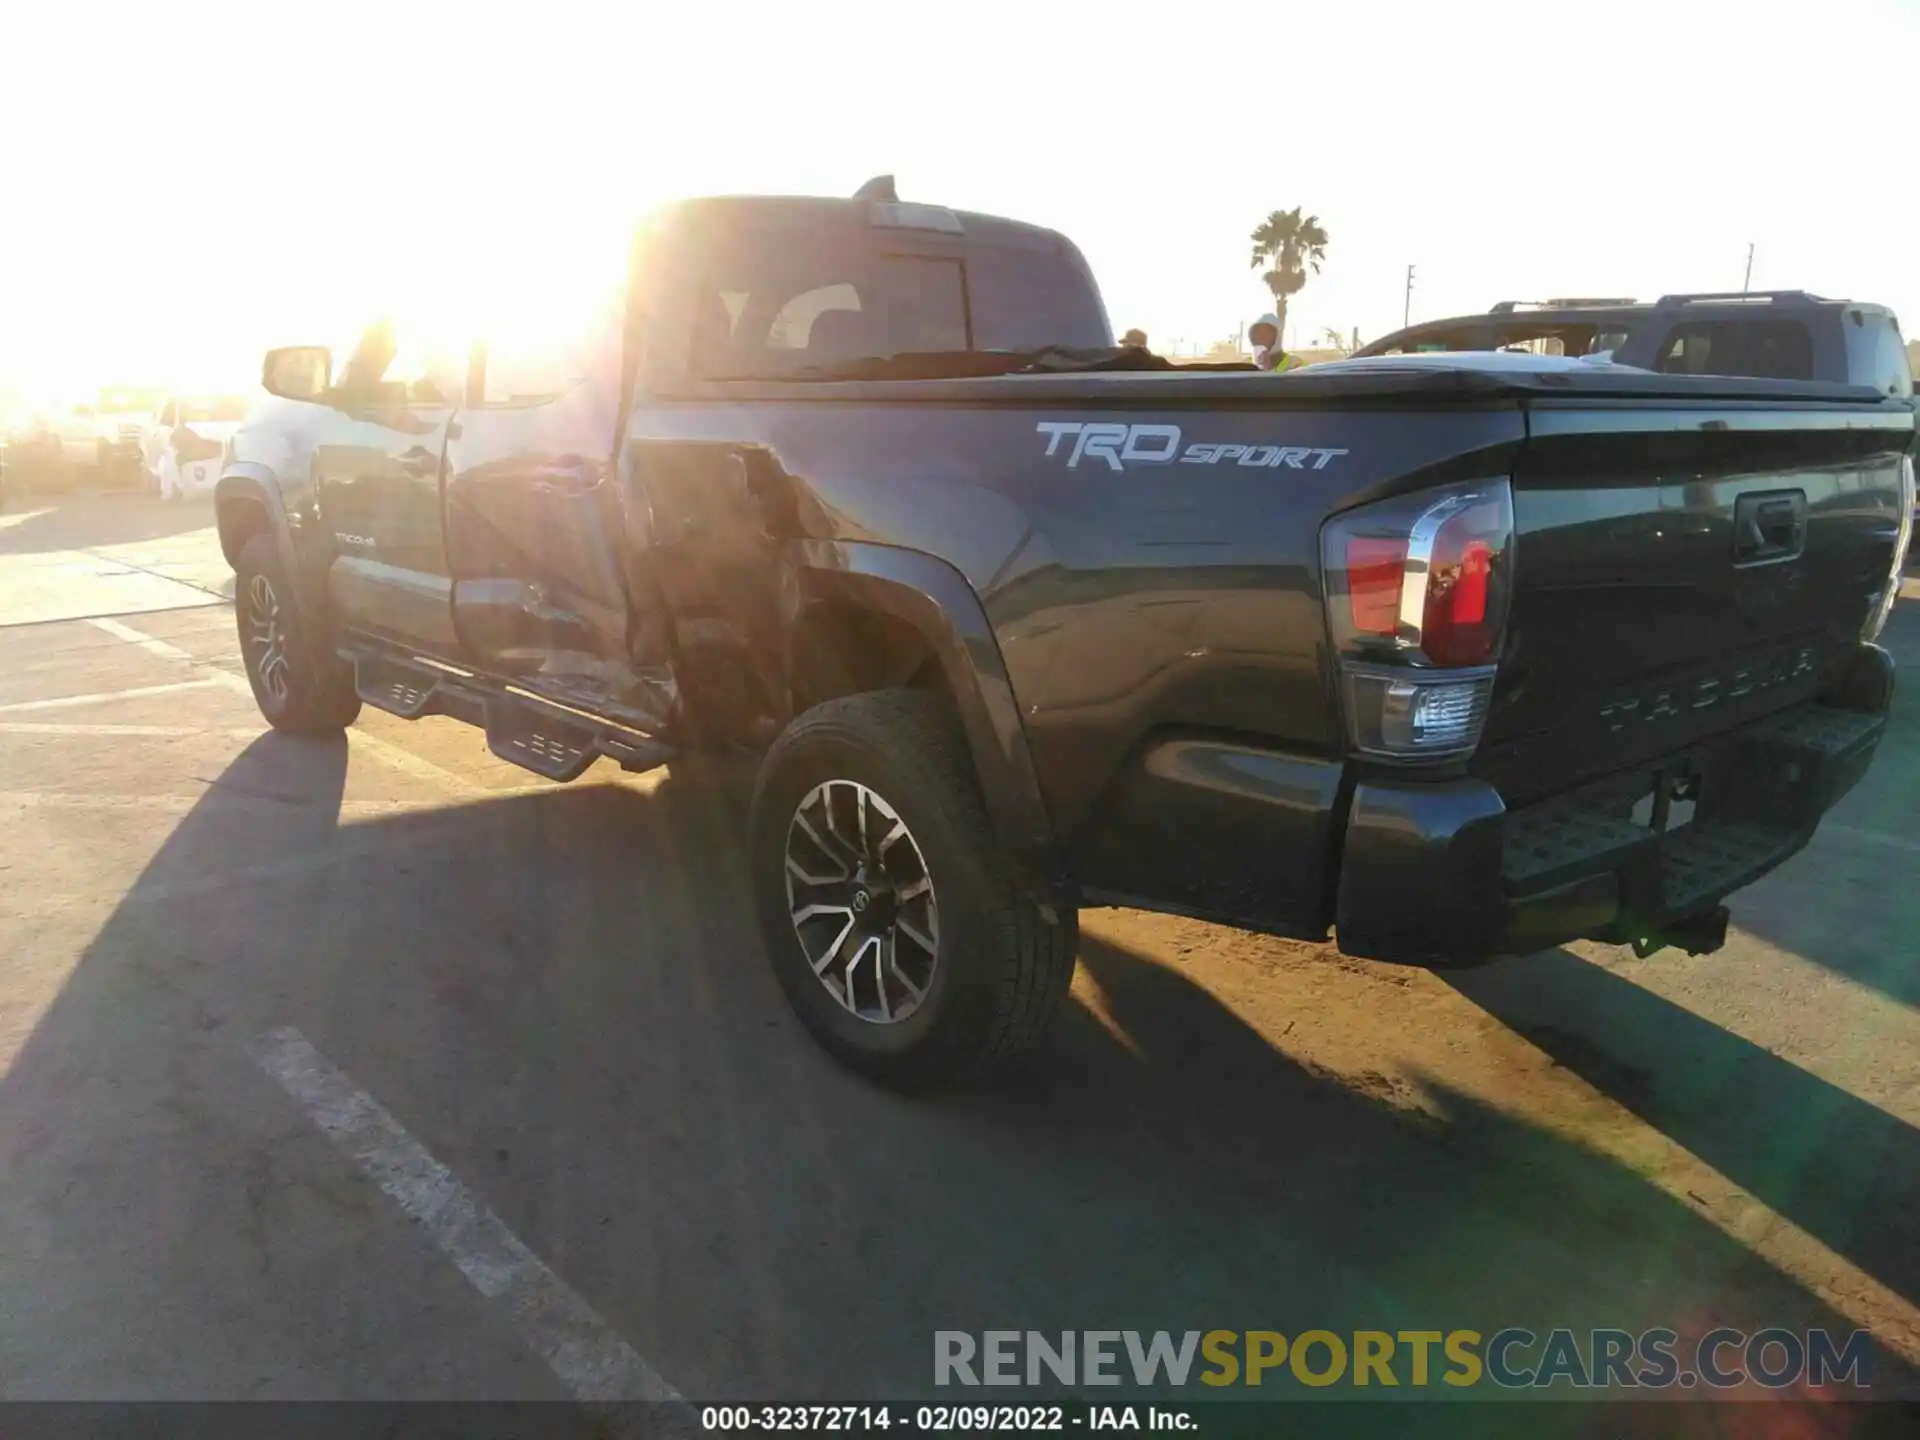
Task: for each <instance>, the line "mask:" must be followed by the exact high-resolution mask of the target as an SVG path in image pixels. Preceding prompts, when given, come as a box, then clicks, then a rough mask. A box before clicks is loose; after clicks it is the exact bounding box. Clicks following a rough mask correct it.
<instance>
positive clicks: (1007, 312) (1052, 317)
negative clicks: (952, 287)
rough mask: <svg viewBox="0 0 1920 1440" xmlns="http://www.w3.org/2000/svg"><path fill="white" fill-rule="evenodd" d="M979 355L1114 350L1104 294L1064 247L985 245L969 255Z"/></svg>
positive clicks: (969, 287)
mask: <svg viewBox="0 0 1920 1440" xmlns="http://www.w3.org/2000/svg"><path fill="white" fill-rule="evenodd" d="M967 291H968V296H969V298H970V299H971V300H972V302H973V344H974V348H975V349H977V350H1019V351H1025V350H1044V349H1045V348H1046V347H1048V346H1049V345H1066V346H1074V347H1084V348H1087V349H1097V348H1099V347H1101V346H1104V345H1111V344H1113V330H1112V328H1111V327H1110V326H1109V325H1108V323H1107V316H1106V313H1105V311H1104V310H1103V309H1102V307H1101V304H1100V291H1099V289H1098V287H1097V286H1095V284H1094V282H1093V275H1092V273H1091V272H1090V271H1089V270H1088V269H1087V265H1086V262H1085V261H1084V260H1082V259H1081V258H1080V255H1079V253H1078V252H1077V251H1076V250H1074V249H1073V248H1072V247H1070V246H1068V245H1067V244H1066V243H1065V242H1058V243H1056V244H1052V245H1047V246H1041V245H1037V244H1035V245H982V246H979V247H977V248H975V249H973V250H970V251H968V252H967Z"/></svg>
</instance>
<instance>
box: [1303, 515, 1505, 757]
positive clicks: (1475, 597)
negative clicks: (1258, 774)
mask: <svg viewBox="0 0 1920 1440" xmlns="http://www.w3.org/2000/svg"><path fill="white" fill-rule="evenodd" d="M1320 544H1321V561H1322V564H1323V568H1324V570H1325V574H1326V595H1327V622H1328V630H1329V632H1330V634H1331V637H1332V640H1333V652H1334V662H1335V664H1336V665H1337V666H1338V667H1339V675H1340V695H1341V700H1342V704H1343V707H1344V709H1345V712H1346V721H1347V734H1348V739H1349V740H1350V742H1351V743H1352V745H1353V748H1354V749H1355V750H1357V751H1359V752H1360V753H1362V754H1365V755H1372V756H1376V757H1379V758H1382V759H1390V760H1398V761H1407V762H1421V761H1430V762H1440V761H1446V760H1457V759H1460V758H1461V757H1463V756H1465V755H1468V754H1471V753H1472V751H1473V748H1474V746H1475V745H1476V744H1478V743H1479V740H1480V730H1481V727H1482V726H1483V725H1484V724H1485V723H1486V718H1487V705H1488V702H1489V701H1490V700H1491V699H1492V697H1493V677H1494V671H1495V668H1496V666H1497V665H1498V664H1499V660H1500V649H1501V646H1502V644H1503V643H1504V642H1505V639H1506V628H1507V605H1508V596H1509V592H1510V590H1511V578H1510V577H1511V571H1512V550H1513V492H1512V488H1511V486H1509V484H1508V483H1507V482H1506V481H1505V480H1488V481H1481V482H1477V483H1474V484H1471V485H1450V486H1447V487H1445V488H1443V489H1438V490H1423V491H1421V492H1420V493H1419V494H1417V495H1407V496H1397V497H1395V498H1394V499H1391V500H1383V501H1381V502H1379V503H1377V504H1374V505H1365V506H1362V507H1361V508H1360V509H1358V510H1349V511H1347V512H1346V513H1345V514H1343V515H1338V516H1335V517H1334V518H1333V519H1332V520H1330V521H1329V522H1328V523H1327V525H1326V528H1325V529H1324V530H1322V532H1321V537H1320Z"/></svg>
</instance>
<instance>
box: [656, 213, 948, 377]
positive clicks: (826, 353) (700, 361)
mask: <svg viewBox="0 0 1920 1440" xmlns="http://www.w3.org/2000/svg"><path fill="white" fill-rule="evenodd" d="M703 289H704V292H705V303H704V313H703V314H702V315H701V316H700V321H699V325H698V327H697V331H696V335H695V340H694V368H695V370H696V372H697V373H699V374H701V375H705V376H710V377H724V376H728V375H778V374H782V373H790V372H792V371H795V370H804V369H807V368H809V367H812V366H821V365H842V364H846V363H847V362H849V361H853V360H864V359H870V358H883V357H886V356H889V355H901V354H912V353H919V352H926V351H947V350H960V351H964V350H966V349H967V348H968V346H967V307H966V286H965V282H964V281H963V279H962V275H961V268H960V262H959V261H958V260H954V259H949V258H945V257H940V256H926V255H900V254H888V253H885V252H884V251H877V250H865V249H861V248H858V247H855V246H851V245H839V246H832V245H822V246H820V247H818V248H815V247H813V246H809V245H806V244H803V243H802V244H789V245H787V246H784V247H776V246H771V245H769V246H767V247H765V248H761V247H759V246H754V247H751V248H748V247H741V248H740V249H738V250H736V251H735V252H734V253H733V254H731V255H728V254H719V255H715V256H713V257H711V262H710V266H709V271H708V279H707V281H706V283H705V285H704V287H703Z"/></svg>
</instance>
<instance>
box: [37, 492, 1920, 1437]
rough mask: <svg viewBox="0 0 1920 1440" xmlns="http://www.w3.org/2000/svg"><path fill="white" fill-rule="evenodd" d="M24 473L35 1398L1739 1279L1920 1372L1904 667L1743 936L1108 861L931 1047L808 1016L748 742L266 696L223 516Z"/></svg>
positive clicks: (1601, 1297)
mask: <svg viewBox="0 0 1920 1440" xmlns="http://www.w3.org/2000/svg"><path fill="white" fill-rule="evenodd" d="M15 508H16V512H17V513H10V514H6V515H0V1396H6V1397H10V1398H221V1399H242V1398H275V1399H376V1398H378V1399H385V1398H417V1399H426V1398H461V1399H515V1398H525V1399H543V1398H552V1399H559V1398H566V1397H568V1396H570V1395H575V1396H577V1395H580V1394H587V1393H618V1394H646V1393H662V1392H663V1391H664V1387H667V1386H671V1387H672V1388H673V1389H674V1390H677V1391H678V1392H679V1393H680V1394H682V1395H687V1396H693V1397H757V1398H777V1397H784V1398H790V1399H796V1400H803V1399H804V1400H829V1401H831V1400H847V1399H856V1398H874V1397H890V1398H902V1399H905V1398H913V1397H917V1396H924V1395H926V1394H928V1393H929V1391H930V1388H931V1383H932V1364H931V1360H932V1353H933V1342H932V1336H933V1333H934V1332H935V1331H936V1330H940V1329H962V1330H971V1331H976V1332H977V1331H980V1330H984V1329H988V1328H996V1327H997V1328H1033V1329H1039V1330H1046V1331H1058V1330H1063V1329H1088V1328H1096V1327H1103V1326H1104V1327H1110V1328H1114V1329H1129V1328H1133V1329H1142V1330H1154V1329H1173V1330H1180V1329H1187V1328H1195V1329H1201V1330H1206V1329H1210V1328H1215V1327H1229V1328H1246V1327H1254V1326H1260V1327H1270V1328H1272V1329H1275V1330H1280V1331H1283V1332H1289V1333H1295V1332H1298V1331H1301V1330H1306V1329H1312V1328H1326V1329H1332V1330H1335V1331H1340V1330H1343V1329H1353V1328H1364V1327H1370V1326H1377V1327H1379V1328H1382V1329H1387V1330H1395V1329H1408V1328H1432V1329H1438V1330H1451V1329H1456V1328H1462V1327H1467V1328H1474V1329H1477V1330H1480V1331H1481V1332H1483V1333H1491V1332H1492V1331H1494V1330H1497V1329H1500V1328H1502V1327H1504V1326H1508V1325H1526V1326H1528V1327H1530V1328H1532V1329H1534V1330H1536V1331H1544V1330H1546V1329H1549V1328H1551V1327H1553V1326H1555V1325H1562V1324H1564V1325H1571V1326H1576V1327H1589V1326H1594V1325H1609V1326H1619V1327H1621V1328H1626V1329H1630V1330H1638V1329H1641V1328H1644V1327H1647V1326H1652V1325H1662V1324H1664V1325H1671V1326H1673V1327H1675V1328H1676V1329H1680V1330H1682V1331H1683V1332H1685V1331H1687V1330H1689V1329H1692V1330H1699V1329H1702V1328H1705V1327H1706V1326H1708V1325H1710V1324H1714V1323H1720V1324H1726V1325H1732V1326H1736V1327H1739V1328H1743V1329H1747V1330H1757V1329H1760V1328H1762V1327H1764V1326H1769V1325H1780V1326H1788V1327H1796V1328H1800V1327H1813V1326H1825V1327H1828V1328H1830V1329H1834V1330H1837V1331H1851V1330H1853V1329H1855V1328H1864V1329H1867V1330H1869V1331H1871V1332H1872V1334H1873V1336H1874V1337H1875V1340H1876V1342H1877V1346H1878V1351H1877V1354H1876V1358H1875V1366H1874V1371H1873V1375H1874V1385H1875V1388H1876V1390H1877V1392H1878V1393H1880V1394H1892V1393H1916V1392H1915V1382H1914V1375H1915V1370H1914V1368H1913V1367H1915V1366H1916V1365H1920V1210H1916V1207H1915V1204H1914V1200H1915V1197H1916V1195H1920V1130H1916V1128H1915V1127H1916V1125H1920V892H1917V889H1916V883H1915V881H1916V877H1917V876H1920V698H1916V694H1917V692H1916V691H1915V690H1914V689H1913V688H1912V687H1909V690H1908V691H1907V692H1906V693H1905V694H1903V695H1902V696H1901V699H1900V702H1899V706H1898V710H1897V713H1896V719H1895V724H1894V727H1893V730H1892V732H1891V733H1890V735H1889V737H1888V740H1887V742H1886V744H1885V746H1884V747H1883V749H1882V752H1881V755H1880V757H1879V759H1878V761H1877V762H1876V765H1875V768H1874V770H1873V772H1872V773H1871V775H1870V776H1869V779H1868V781H1867V782H1866V783H1865V784H1864V785H1863V786H1862V787H1861V788H1860V790H1858V791H1857V792H1856V793H1855V794H1854V795H1852V796H1851V797H1849V799H1848V800H1847V801H1846V803H1845V805H1844V807H1843V809H1842V810H1841V811H1840V812H1839V813H1837V814H1836V815H1835V816H1834V817H1833V819H1832V821H1831V823H1830V824H1829V825H1828V826H1827V827H1826V828H1825V829H1824V830H1823V831H1822V833H1821V835H1820V837H1819V838H1818V839H1817V840H1816V842H1815V843H1814V845H1813V846H1812V847H1811V848H1810V849H1809V850H1808V851H1806V852H1805V853H1804V854H1802V855H1801V856H1799V857H1797V858H1796V859H1794V860H1793V861H1791V862H1790V863H1789V864H1788V865H1787V866H1786V867H1784V868H1783V869H1782V870H1781V871H1780V872H1778V873H1777V874H1776V875H1774V876H1772V877H1770V878H1769V879H1768V880H1767V881H1766V882H1764V883H1763V884H1762V885H1760V886H1759V887H1756V888H1755V889H1754V890H1753V891H1752V892H1750V893H1749V894H1748V895H1747V896H1746V897H1744V899H1743V900H1741V901H1740V902H1738V903H1737V904H1736V908H1735V920H1736V923H1737V924H1738V926H1739V927H1740V929H1739V933H1738V934H1737V936H1736V937H1735V938H1734V940H1733V941H1732V942H1731V943H1730V944H1729V945H1728V947H1727V948H1726V949H1725V950H1724V951H1723V952H1722V953H1721V954H1719V955H1716V956H1714V957H1711V958H1707V959H1690V958H1688V957H1686V956H1683V955H1676V954H1673V953H1671V952H1669V953H1665V954H1662V955H1658V956H1655V957H1653V958H1651V959H1648V960H1644V961H1640V960H1635V959H1633V958H1632V957H1631V956H1630V955H1628V954H1627V953H1625V952H1620V951H1613V950H1606V949H1600V948H1591V949H1589V948H1583V947H1576V948H1575V949H1570V950H1562V951H1554V952H1550V953H1547V954H1544V955H1540V956H1535V957H1531V958H1529V959H1527V960H1525V961H1514V962H1508V963H1504V964H1501V965H1498V966H1494V967H1490V968H1488V969H1485V970H1481V971H1476V972H1471V973H1467V974H1460V975H1455V976H1452V977H1448V978H1442V977H1440V976H1436V975H1429V974H1425V973H1415V972H1408V971H1403V970H1394V969H1391V968H1389V967H1382V966H1375V965H1371V964H1367V963H1362V962H1355V961H1350V960H1345V959H1342V958H1340V957H1338V956H1335V955H1332V954H1330V953H1329V952H1327V951H1325V950H1322V949H1320V948H1318V947H1313V946H1306V945H1298V944H1290V943H1286V942H1282V941H1277V940H1270V939H1263V938H1258V937H1252V936H1246V935H1241V934H1236V933H1232V932H1228V931H1224V930H1220V929H1216V928H1214V927H1210V926H1206V925H1202V924H1198V923H1194V922H1189V921H1184V920H1177V919H1167V918H1159V917H1150V916H1144V915H1138V914H1134V913H1131V912H1125V911H1113V910H1102V911H1090V912H1088V913H1087V914H1086V915H1085V917H1084V919H1083V945H1082V950H1081V956H1080V959H1081V966H1080V971H1079V973H1078V975H1077V977H1076V980H1075V983H1074V997H1073V1001H1072V1003H1071V1004H1070V1006H1069V1008H1068V1010H1067V1012H1066V1013H1064V1014H1063V1015H1062V1017H1061V1018H1060V1021H1059V1022H1058V1024H1057V1026H1056V1028H1055V1029H1054V1031H1053V1032H1052V1033H1051V1035H1050V1037H1049V1039H1048V1041H1047V1043H1046V1044H1045V1045H1044V1046H1043V1048H1042V1049H1041V1050H1040V1052H1039V1053H1038V1054H1037V1055H1036V1056H1035V1057H1034V1058H1033V1059H1032V1060H1031V1061H1030V1062H1028V1063H1027V1064H1025V1066H1024V1067H1023V1068H1021V1069H1020V1070H1018V1071H1017V1072H1016V1073H1013V1074H1010V1075H1007V1076H1005V1077H1004V1078H1001V1079H999V1080H997V1081H995V1082H994V1083H993V1084H992V1085H991V1086H989V1087H987V1088H984V1089H975V1090H972V1091H969V1092H965V1093H959V1094H951V1095H944V1096H939V1097H935V1098H931V1099H921V1100H907V1099H902V1098H899V1097H896V1096H893V1095H890V1094H887V1093H884V1092H881V1091H878V1090H876V1089H873V1088H871V1087H869V1086H867V1085H865V1084H863V1083H862V1082H860V1081H858V1080H856V1079H854V1078H852V1077H850V1076H849V1075H847V1074H845V1073H843V1072H842V1071H840V1070H839V1069H837V1068H836V1067H835V1066H834V1065H833V1064H832V1063H831V1062H830V1061H828V1060H827V1059H826V1058H825V1057H824V1056H823V1055H822V1054H821V1053H820V1052H819V1051H818V1050H817V1049H816V1048H815V1047H814V1046H813V1045H812V1044H811V1043H810V1042H809V1041H808V1039H807V1038H806V1036H805V1034H804V1033H803V1032H802V1031H801V1030H800V1028H799V1026H798V1025H797V1023H796V1022H795V1021H794V1020H793V1019H792V1018H791V1017H790V1016H789V1014H788V1011H787V1009H786V1007H785V1005H784V1003H783V1001H782V999H781V996H780V994H779V992H778V989H777V987H776V986H775V984H774V982H773V980H772V978H771V976H770V974H769V973H768V972H767V970H766V967H765V964H764V962H763V960H762V958H761V956H760V955H759V953H758V949H757V942H756V941H755V939H754V936H753V933H752V929H751V924H750V920H749V917H748V915H747V907H746V904H745V897H744V890H743V886H742V882H741V877H740V870H739V862H738V857H737V855H736V852H735V848H734V842H733V827H732V823H731V820H730V814H729V810H728V807H727V805H726V804H725V803H724V802H723V801H722V800H721V799H720V798H719V797H718V795H717V794H716V793H715V791H714V790H713V788H712V787H711V786H710V785H707V784H705V783H703V782H702V781H701V780H699V779H698V778H697V777H688V776H683V775H679V774H676V773H675V772H674V771H673V770H671V769H669V770H666V771H660V772H655V773H654V774H653V775H649V776H644V777H627V776H622V775H620V774H619V772H617V771H614V770H612V769H611V767H609V766H607V765H606V764H605V763H604V762H603V764H602V765H601V766H600V767H599V768H598V769H596V770H595V771H593V772H591V773H590V774H589V775H588V776H587V777H586V778H585V779H583V780H582V781H580V782H578V783H577V784H575V785H572V786H566V787H554V786H548V785H545V784H543V783H541V782H539V781H537V780H536V779H534V777H532V776H530V775H527V774H526V773H525V772H522V771H519V770H516V769H514V768H512V767H510V766H507V765H505V764H502V763H501V762H498V761H496V760H494V759H493V758H492V757H491V756H489V755H488V754H487V752H486V750H485V748H484V745H483V744H482V741H481V740H480V738H479V736H478V735H477V734H476V733H475V732H473V731H470V730H467V729H464V728H462V727H460V726H458V725H456V724H454V723H453V722H451V721H445V720H429V721H424V722H421V723H419V724H417V725H409V724H407V723H405V722H403V721H400V720H397V719H393V718H392V717H389V716H385V715H381V714H377V713H373V712H368V713H367V714H366V715H365V716H364V717H363V719H362V720H361V722H360V723H359V725H358V726H356V727H355V729H354V730H353V731H352V732H351V733H350V734H349V736H348V737H347V738H346V739H345V740H297V739H291V738H287V737H283V736H279V735H275V734H272V733H269V732H268V731H266V729H265V727H264V725H263V723H262V722H261V721H260V719H259V717H258V714H257V712H256V711H255V708H254V706H253V703H252V700H251V698H250V696H249V695H248V694H247V693H246V685H245V681H244V679H243V678H242V677H241V674H240V666H239V659H238V655H237V651H236V648H235V643H234V638H233V634H232V617H231V612H230V610H229V609H228V608H227V606H226V603H225V601H224V599H223V595H224V593H226V589H227V588H230V577H229V576H228V575H227V573H226V567H225V566H224V564H223V563H222V561H221V559H220V556H219V552H218V547H217V544H216V542H215V540H214V537H213V533H212V530H211V528H210V527H211V523H212V522H211V514H210V512H209V511H208V510H206V509H205V508H191V507H188V508H180V507H162V506H160V505H158V504H157V503H156V502H150V501H144V500H130V499H123V500H114V501H108V500H95V501H86V502H77V503H72V504H67V505H64V506H57V507H48V508H44V509H40V510H36V509H34V508H33V507H32V506H31V505H28V504H24V503H23V504H21V505H19V506H17V507H15ZM1907 592H1908V596H1909V599H1908V602H1907V603H1906V604H1905V605H1904V606H1903V608H1902V609H1901V610H1900V611H1898V612H1897V613H1896V615H1895V618H1894V621H1893V627H1892V630H1891V632H1890V643H1891V644H1892V646H1893V647H1894V649H1895V650H1896V652H1897V653H1898V654H1899V655H1900V656H1901V658H1902V660H1903V662H1904V663H1905V664H1907V665H1910V666H1916V667H1920V582H1916V581H1914V580H1911V579H1910V580H1909V582H1908V586H1907ZM429 1157H430V1158H429ZM596 1387H598V1389H596Z"/></svg>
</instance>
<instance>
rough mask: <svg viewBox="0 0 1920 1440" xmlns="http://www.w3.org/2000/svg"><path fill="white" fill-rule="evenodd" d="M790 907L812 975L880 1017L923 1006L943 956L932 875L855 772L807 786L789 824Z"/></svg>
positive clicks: (859, 1011)
mask: <svg viewBox="0 0 1920 1440" xmlns="http://www.w3.org/2000/svg"><path fill="white" fill-rule="evenodd" d="M786 867H787V875H786V880H787V909H788V913H789V914H790V915H791V916H792V919H793V929H794V934H795V935H796V936H797V937H798V938H799V941H800V948H801V949H802V950H803V951H804V952H805V953H806V957H807V963H808V964H809V965H810V966H812V968H813V973H814V976H815V977H816V978H817V979H818V980H819V981H820V983H821V984H822V985H824V986H825V987H826V989H827V993H828V994H830V995H832V996H833V998H834V1000H835V1001H836V1002H838V1003H839V1005H840V1006H841V1007H842V1008H843V1009H845V1010H847V1011H848V1012H850V1013H851V1014H853V1015H856V1016H858V1017H859V1018H860V1019H862V1020H866V1021H870V1022H872V1023H874V1024H879V1025H887V1024H896V1023H898V1022H899V1021H901V1020H904V1019H906V1018H907V1017H908V1016H909V1015H911V1014H913V1012H914V1011H915V1010H917V1009H919V1008H920V1004H921V1002H922V1001H924V1000H925V999H926V998H927V992H928V990H929V989H931V988H932V985H933V971H934V966H935V963H936V962H937V960H938V958H939V949H940V911H939V905H938V902H937V900H936V898H935V895H934V889H933V875H932V872H930V871H929V870H928V869H927V861H926V857H925V856H924V855H923V854H922V853H921V851H920V846H919V843H918V842H917V841H916V840H915V839H914V838H913V835H912V832H910V831H909V830H908V829H907V825H906V822H905V821H904V820H902V819H901V818H900V816H899V814H898V813H897V812H896V811H895V810H894V809H893V807H892V806H890V805H889V804H887V802H886V801H885V800H883V799H882V798H881V797H880V796H879V795H878V794H876V793H875V792H874V791H873V790H871V789H869V788H868V787H867V786H865V785H862V784H860V783H859V782H858V781H855V780H828V781H825V782H823V783H821V784H819V785H816V786H814V787H813V789H811V790H809V791H808V792H807V794H806V796H805V798H803V799H802V800H801V801H800V804H799V806H798V807H797V808H796V809H795V810H794V812H793V819H792V821H791V823H789V825H788V826H787V853H786Z"/></svg>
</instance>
